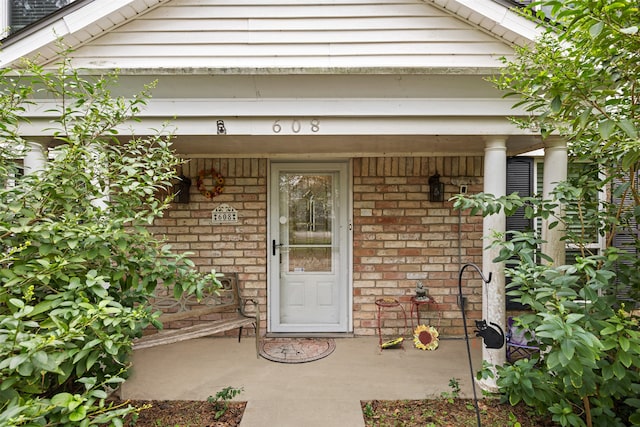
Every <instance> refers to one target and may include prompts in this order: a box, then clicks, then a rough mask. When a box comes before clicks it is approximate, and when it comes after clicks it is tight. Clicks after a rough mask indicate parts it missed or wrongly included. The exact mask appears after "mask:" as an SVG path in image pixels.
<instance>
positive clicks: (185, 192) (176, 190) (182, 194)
mask: <svg viewBox="0 0 640 427" xmlns="http://www.w3.org/2000/svg"><path fill="white" fill-rule="evenodd" d="M189 187H191V180H190V179H189V178H187V177H186V176H184V175H180V176H179V177H178V182H176V183H175V184H173V202H174V203H189Z"/></svg>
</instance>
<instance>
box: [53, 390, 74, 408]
mask: <svg viewBox="0 0 640 427" xmlns="http://www.w3.org/2000/svg"><path fill="white" fill-rule="evenodd" d="M73 400H74V399H73V395H72V394H70V393H58V394H56V395H55V396H53V397H52V398H51V403H52V404H54V405H55V406H59V407H63V408H66V407H67V406H69V403H71V402H72V401H73Z"/></svg>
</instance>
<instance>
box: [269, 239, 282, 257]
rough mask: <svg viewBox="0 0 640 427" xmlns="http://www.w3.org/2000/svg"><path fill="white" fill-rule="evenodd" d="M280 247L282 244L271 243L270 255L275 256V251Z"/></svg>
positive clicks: (273, 241)
mask: <svg viewBox="0 0 640 427" xmlns="http://www.w3.org/2000/svg"><path fill="white" fill-rule="evenodd" d="M280 246H282V243H276V241H275V240H272V241H271V253H272V254H273V256H276V249H277V248H279V247H280Z"/></svg>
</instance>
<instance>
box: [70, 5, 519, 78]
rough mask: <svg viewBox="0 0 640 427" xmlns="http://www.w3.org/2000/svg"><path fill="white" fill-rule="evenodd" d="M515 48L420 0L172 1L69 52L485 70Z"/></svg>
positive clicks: (160, 60) (88, 56)
mask: <svg viewBox="0 0 640 427" xmlns="http://www.w3.org/2000/svg"><path fill="white" fill-rule="evenodd" d="M511 53H512V49H511V47H510V46H508V45H507V44H506V43H505V42H504V41H503V40H499V39H497V38H496V37H495V36H492V35H489V34H488V33H487V32H486V30H481V29H479V28H477V27H475V26H473V25H472V24H470V23H468V22H465V21H463V20H461V19H460V18H457V17H455V16H453V15H452V14H451V12H449V11H444V10H441V9H440V8H438V7H435V6H432V5H428V4H425V3H424V2H422V1H419V0H413V1H412V0H278V1H273V0H247V1H242V0H172V1H170V2H168V3H166V4H165V5H163V6H160V7H158V8H156V9H154V10H152V11H150V12H148V13H146V14H142V15H141V16H139V17H137V18H134V20H133V21H130V22H128V23H126V24H124V25H122V26H120V27H118V28H116V29H114V30H112V31H111V32H109V33H108V34H106V35H104V36H101V37H99V38H97V39H95V40H93V41H92V42H90V43H89V44H87V45H85V46H83V47H81V48H79V49H78V50H77V51H76V52H75V53H74V55H73V56H74V57H75V58H76V65H78V66H82V67H90V68H96V67H114V66H115V67H119V68H189V67H194V68H213V69H234V68H274V67H275V68H332V67H430V68H431V67H455V68H460V67H474V68H475V67H480V68H487V67H496V66H498V65H499V64H500V62H499V60H498V58H499V57H501V56H504V55H510V54H511Z"/></svg>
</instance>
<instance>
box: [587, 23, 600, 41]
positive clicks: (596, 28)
mask: <svg viewBox="0 0 640 427" xmlns="http://www.w3.org/2000/svg"><path fill="white" fill-rule="evenodd" d="M603 28H604V22H602V21H598V22H596V23H595V24H593V25H592V26H591V28H589V35H590V36H591V38H596V37H598V36H599V35H600V33H602V29H603Z"/></svg>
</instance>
